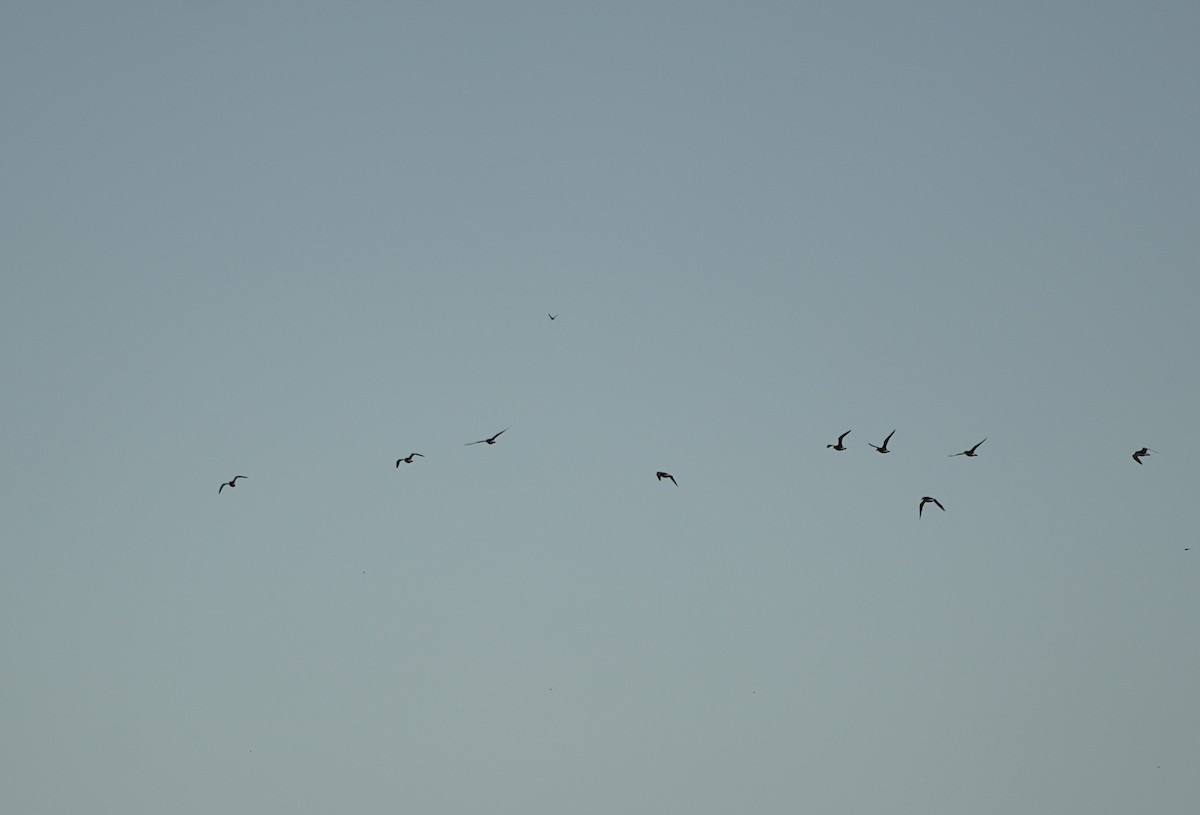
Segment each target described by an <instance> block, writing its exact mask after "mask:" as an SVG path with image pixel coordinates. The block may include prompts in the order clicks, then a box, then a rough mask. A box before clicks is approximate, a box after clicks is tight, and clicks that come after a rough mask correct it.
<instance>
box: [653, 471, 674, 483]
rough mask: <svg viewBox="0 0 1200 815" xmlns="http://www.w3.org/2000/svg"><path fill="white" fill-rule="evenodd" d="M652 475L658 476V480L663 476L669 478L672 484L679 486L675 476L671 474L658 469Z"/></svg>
mask: <svg viewBox="0 0 1200 815" xmlns="http://www.w3.org/2000/svg"><path fill="white" fill-rule="evenodd" d="M654 475H655V476H656V477H657V478H658V480H659V481H662V480H663V479H664V478H669V479H671V483H672V484H674V485H675V486H676V487H678V486H679V482H678V481H676V480H675V476H673V475H671V474H670V473H664V472H662V471H661V470H660V471H659V472H657V473H655V474H654Z"/></svg>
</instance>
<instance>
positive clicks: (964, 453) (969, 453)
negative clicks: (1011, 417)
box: [950, 436, 987, 458]
mask: <svg viewBox="0 0 1200 815" xmlns="http://www.w3.org/2000/svg"><path fill="white" fill-rule="evenodd" d="M983 441H987V436H984V437H983ZM983 441H981V442H979V444H983ZM979 444H977V445H975V446H974V447H972V448H971V449H970V450H963V451H962V452H961V453H951V454H950V458H954V457H955V456H970V457H971V458H974V457H975V456H977V455H979V454H978V453H976V452H975V451H976V450H978V449H979Z"/></svg>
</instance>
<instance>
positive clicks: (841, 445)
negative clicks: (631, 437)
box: [217, 317, 1158, 518]
mask: <svg viewBox="0 0 1200 815" xmlns="http://www.w3.org/2000/svg"><path fill="white" fill-rule="evenodd" d="M550 319H551V320H553V319H554V318H553V317H551V318H550ZM509 429H510V428H507V427H506V428H504V430H501V431H500V432H499V433H496V434H494V435H492V436H488V437H487V438H486V439H479V440H478V441H469V442H467V443H466V445H465V446H466V447H470V446H471V445H473V444H495V443H496V439H498V438H500V436H501V435H502V434H503V433H505V432H507V431H508V430H509ZM852 432H853V431H851V430H847V431H846V432H845V433H843V434H842V435H840V436H838V439H837V443H836V444H827V445H825V446H826V447H827V448H829V449H830V450H838V451H841V450H849V449H850V448H849V447H847V446H846V444H845V442H846V437H847V436H849V435H850V434H851V433H852ZM894 435H896V431H895V430H892V432H891V433H888V434H887V437H886V438H885V439H884V440H883V444H871V443H870V442H867V446H868V447H871V448H873V449H874V450H875V451H876V452H877V453H885V454H886V453H890V452H892V451H891V450H889V449H888V443H889V442H891V440H892V436H894ZM985 441H987V436H984V437H983V440H982V441H979V442H976V443H975V446H973V447H968V448H967V449H966V450H963V451H962V452H961V453H950V454H949V455H950V458H954V457H955V456H967V457H968V458H975V457H976V456H978V455H979V453H978V452H977V451H978V450H979V446H980V445H981V444H983V442H985ZM1157 452H1158V451H1157V450H1151V449H1150V448H1149V447H1143V448H1142V449H1141V450H1138V451H1136V452H1134V454H1133V460H1134V461H1136V462H1137V463H1138V464H1143V463H1144V462H1143V461H1142V458H1144V457H1145V456H1148V455H1150V454H1151V453H1157ZM417 458H425V454H424V453H409V454H408V455H407V456H403V457H401V458H398V459H396V467H397V468H398V467H399V466H400V465H401V464H413V463H414V461H413V460H414V459H417ZM245 477H246V476H244V475H235V476H234V477H233V478H231V479H229V480H228V481H225V482H223V483H222V484H221V486H220V487H218V488H217V493H218V494H220V492H221V491H222V490H224V489H225V488H226V487H229V488H230V489H233V488H234V487H236V486H237V481H238V479H239V478H245ZM654 477H655V478H656V479H657V480H659V481H662V480H663V479H668V480H670V482H671V483H672V484H674V485H675V486H676V487H678V486H679V482H678V481H676V480H675V476H673V475H671V474H670V473H668V472H664V471H662V470H659V471H658V472H656V473H655V474H654ZM926 504H933V505H934V506H936V507H937V508H938V509H940V510H941V511H942V512H945V511H946V508H945V507H944V506H942V502H941V501H939V500H938V499H936V498H934V497H933V496H930V495H923V496H921V503H920V504H918V505H917V517H918V518H920V517H921V516H922V515H923V514H924V512H925V505H926Z"/></svg>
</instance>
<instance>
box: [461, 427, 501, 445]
mask: <svg viewBox="0 0 1200 815" xmlns="http://www.w3.org/2000/svg"><path fill="white" fill-rule="evenodd" d="M504 430H508V428H507V427H506V428H504ZM504 430H501V431H500V433H503V432H504ZM500 433H497V434H496V435H494V436H492V437H491V438H490V439H480V440H479V441H469V442H467V443H466V445H464V446H465V447H470V446H471V445H472V444H495V443H496V439H498V438H500Z"/></svg>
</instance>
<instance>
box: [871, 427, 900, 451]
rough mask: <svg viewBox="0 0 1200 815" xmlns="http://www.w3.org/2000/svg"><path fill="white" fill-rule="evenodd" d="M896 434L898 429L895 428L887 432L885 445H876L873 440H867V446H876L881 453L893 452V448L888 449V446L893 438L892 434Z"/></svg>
mask: <svg viewBox="0 0 1200 815" xmlns="http://www.w3.org/2000/svg"><path fill="white" fill-rule="evenodd" d="M894 435H896V431H895V430H893V431H892V432H891V433H888V434H887V438H886V439H884V440H883V446H882V447H875V445H873V444H871V442H867V446H868V447H875V449H876V450H878V451H879V452H880V453H890V452H892V451H891V450H889V449H887V446H888V442H889V441H891V440H892V436H894Z"/></svg>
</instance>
